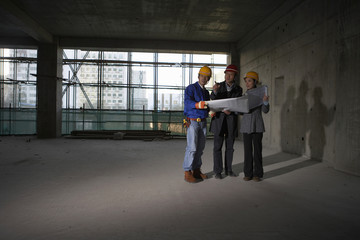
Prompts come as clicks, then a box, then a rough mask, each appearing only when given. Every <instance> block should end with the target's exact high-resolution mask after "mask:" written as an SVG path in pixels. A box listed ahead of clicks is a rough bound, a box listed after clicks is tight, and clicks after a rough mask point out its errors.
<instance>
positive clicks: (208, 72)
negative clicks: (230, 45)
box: [199, 66, 211, 77]
mask: <svg viewBox="0 0 360 240" xmlns="http://www.w3.org/2000/svg"><path fill="white" fill-rule="evenodd" d="M199 74H201V75H204V76H207V77H211V69H210V68H209V67H207V66H203V67H202V68H200V71H199Z"/></svg>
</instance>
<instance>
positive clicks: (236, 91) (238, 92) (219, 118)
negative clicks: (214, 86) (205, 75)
mask: <svg viewBox="0 0 360 240" xmlns="http://www.w3.org/2000/svg"><path fill="white" fill-rule="evenodd" d="M225 84H226V82H225V81H223V82H221V83H220V88H219V90H218V91H217V93H216V95H215V94H214V92H212V93H211V95H210V99H211V100H217V99H224V98H236V97H241V96H242V92H243V90H242V88H241V87H240V86H239V85H235V86H234V88H233V89H231V91H230V92H228V91H227V89H226V85H225ZM224 121H226V124H224ZM237 122H238V116H237V114H236V113H234V112H232V113H231V114H230V115H226V114H225V113H223V112H216V115H215V116H214V117H213V118H212V119H211V124H210V132H212V133H214V134H218V135H222V134H228V135H229V136H231V137H236V136H237V133H238V129H237Z"/></svg>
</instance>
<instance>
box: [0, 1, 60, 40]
mask: <svg viewBox="0 0 360 240" xmlns="http://www.w3.org/2000/svg"><path fill="white" fill-rule="evenodd" d="M0 8H2V9H3V10H4V11H5V12H6V13H8V17H9V19H10V20H11V21H12V22H13V23H14V24H16V25H17V26H18V27H19V28H20V29H21V30H22V31H23V32H25V33H26V34H28V35H29V36H30V37H32V38H34V39H35V40H37V41H39V42H45V43H51V42H52V41H53V36H52V34H50V33H49V32H48V31H46V30H45V29H44V28H43V27H42V26H40V25H39V24H38V23H37V22H35V21H34V19H32V18H31V17H30V16H28V15H27V14H26V13H25V12H24V11H23V10H21V9H20V8H19V7H17V6H16V5H15V4H14V3H13V2H12V1H9V0H1V1H0Z"/></svg>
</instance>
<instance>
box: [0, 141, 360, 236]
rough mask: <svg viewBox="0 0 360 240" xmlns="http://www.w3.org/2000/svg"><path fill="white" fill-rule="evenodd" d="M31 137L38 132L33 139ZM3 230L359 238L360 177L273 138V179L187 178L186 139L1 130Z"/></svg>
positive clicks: (268, 158) (267, 159)
mask: <svg viewBox="0 0 360 240" xmlns="http://www.w3.org/2000/svg"><path fill="white" fill-rule="evenodd" d="M29 140H30V141H29ZM0 141H1V142H0V159H1V160H0V239H4V240H5V239H6V240H12V239H16V240H19V239H31V240H33V239H36V240H37V239H44V240H45V239H46V240H49V239H84V240H85V239H86V240H92V239H172V240H174V239H175V240H176V239H221V240H225V239H244V240H247V239H251V240H257V239H262V240H272V239H276V240H281V239H286V240H288V239H327V240H329V239H336V240H338V239H360V233H359V228H360V204H359V203H360V191H359V189H360V178H359V177H357V176H352V175H347V174H345V173H342V172H338V171H335V170H333V169H332V168H330V167H328V166H327V165H326V164H324V163H320V162H317V161H314V160H309V159H305V158H303V157H299V156H296V155H291V154H285V153H278V152H275V151H273V150H271V149H267V148H264V151H263V155H264V166H265V179H264V181H262V182H253V181H250V182H244V181H243V180H242V177H243V173H242V165H243V163H242V161H243V150H242V142H240V141H239V142H236V149H235V159H234V170H235V172H236V173H239V174H240V176H239V177H236V178H231V177H226V178H224V179H222V180H217V179H215V178H214V177H213V174H212V144H213V142H212V140H208V141H207V146H206V149H205V153H204V157H203V167H202V170H203V172H206V173H208V174H209V175H210V179H208V180H206V181H203V182H201V183H197V184H189V183H186V182H185V181H184V180H183V171H182V161H183V156H184V148H185V144H186V142H185V140H181V139H179V140H175V139H173V140H168V141H152V142H145V141H138V140H131V141H121V140H120V141H114V140H73V139H72V140H70V139H64V138H62V139H49V140H39V139H36V138H33V137H31V138H29V137H1V138H0Z"/></svg>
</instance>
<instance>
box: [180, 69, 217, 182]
mask: <svg viewBox="0 0 360 240" xmlns="http://www.w3.org/2000/svg"><path fill="white" fill-rule="evenodd" d="M210 78H211V69H210V68H209V67H207V66H204V67H202V68H200V71H199V74H198V79H199V81H197V82H196V83H193V84H190V85H189V86H187V88H186V89H185V100H184V115H185V116H186V119H187V121H188V123H189V124H188V128H187V135H186V138H187V146H186V150H185V158H184V163H183V168H184V171H185V181H187V182H190V183H195V182H197V181H199V180H203V179H206V178H207V176H206V175H205V174H203V173H202V172H201V170H200V167H201V165H202V161H201V156H202V154H203V151H204V148H205V141H206V124H207V122H206V118H207V117H208V109H207V106H206V102H205V101H209V100H210V96H209V91H208V90H206V88H205V85H206V84H207V83H208V82H209V80H210Z"/></svg>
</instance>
